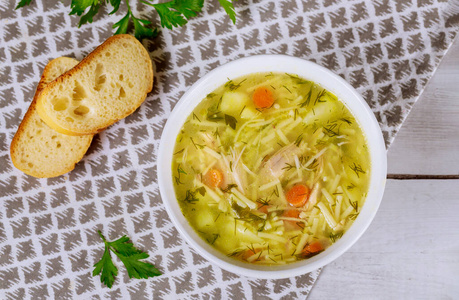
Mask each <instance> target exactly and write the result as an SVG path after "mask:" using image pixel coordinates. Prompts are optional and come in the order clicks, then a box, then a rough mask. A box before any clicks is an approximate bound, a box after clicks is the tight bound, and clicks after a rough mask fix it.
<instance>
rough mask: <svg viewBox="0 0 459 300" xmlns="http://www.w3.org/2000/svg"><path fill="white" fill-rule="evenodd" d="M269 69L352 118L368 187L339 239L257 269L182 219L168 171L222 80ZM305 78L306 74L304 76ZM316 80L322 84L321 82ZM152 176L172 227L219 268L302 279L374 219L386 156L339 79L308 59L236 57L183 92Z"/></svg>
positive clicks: (373, 127) (372, 122)
mask: <svg viewBox="0 0 459 300" xmlns="http://www.w3.org/2000/svg"><path fill="white" fill-rule="evenodd" d="M264 70H266V71H264ZM270 70H271V71H272V72H279V70H283V71H280V72H286V73H290V74H295V75H298V76H299V77H301V78H305V79H308V80H312V81H314V82H315V83H318V84H319V85H321V86H322V87H324V88H326V89H327V90H329V91H331V92H333V93H334V94H335V95H337V96H338V99H339V100H340V101H341V102H343V103H344V104H345V105H346V106H347V107H348V109H349V110H350V111H351V113H352V114H353V115H354V117H355V118H356V120H357V121H358V122H359V125H360V127H361V128H362V131H363V132H364V134H365V135H366V138H367V143H368V146H369V147H368V148H369V151H370V161H371V176H370V185H369V192H368V195H367V198H366V200H365V204H364V205H363V206H362V209H361V211H360V213H359V216H358V217H357V219H356V220H355V221H354V223H353V224H352V226H351V227H350V228H349V229H348V230H347V231H346V232H345V234H344V235H343V237H341V238H340V239H339V240H338V241H337V242H335V243H334V244H332V245H331V246H330V247H328V248H327V249H326V250H325V251H323V252H322V253H320V254H318V255H316V256H314V257H312V258H310V259H306V260H302V261H299V262H295V263H291V264H286V265H282V266H261V265H254V264H249V263H244V262H240V261H237V260H236V259H233V258H228V257H227V256H226V255H223V254H222V253H221V252H219V251H218V250H216V249H214V248H213V247H212V246H210V245H208V244H207V243H205V242H204V241H203V240H202V238H201V237H200V236H199V235H197V233H196V232H195V231H194V229H192V228H191V226H190V225H189V224H188V221H186V219H185V218H184V216H183V215H182V212H181V210H180V207H179V204H178V201H177V199H176V196H175V192H174V189H173V183H172V180H173V179H172V167H171V163H172V152H173V149H174V146H175V141H176V136H177V133H178V131H179V129H180V128H181V127H182V125H183V123H184V122H185V120H186V118H187V117H188V115H189V114H190V113H191V111H192V110H193V109H194V107H195V106H196V105H197V104H199V103H200V102H201V101H202V100H203V99H204V98H205V95H207V94H208V93H210V92H212V91H213V90H215V89H216V88H217V87H219V86H221V85H222V84H224V83H225V82H227V81H228V78H229V79H237V78H238V77H241V76H244V75H248V74H251V73H259V72H270ZM299 73H301V74H299ZM305 74H307V75H311V76H304V75H305ZM322 79H327V80H323V81H322ZM223 80H224V81H223ZM340 96H344V97H346V98H342V97H340ZM187 112H188V113H187ZM157 174H158V185H159V191H160V195H161V198H162V201H163V203H164V206H165V208H166V211H167V213H168V215H169V217H170V218H171V220H172V223H173V224H174V225H175V227H176V228H177V230H178V231H179V232H180V234H181V235H182V236H183V237H184V239H185V240H186V241H187V243H188V244H189V245H191V247H192V248H194V249H195V250H196V251H197V252H198V253H199V254H201V255H202V256H203V257H204V258H206V259H207V260H209V261H211V262H212V263H214V264H216V265H218V266H219V267H221V268H223V269H225V270H227V271H230V272H233V273H236V274H240V275H244V276H248V277H255V278H261V279H280V278H287V277H293V276H298V275H302V274H305V273H308V272H311V271H314V270H316V269H318V268H320V267H322V266H324V265H326V264H328V263H330V262H332V261H333V260H335V259H336V258H338V257H339V256H341V255H342V254H343V253H344V252H346V251H347V250H348V249H349V248H350V247H351V246H352V245H353V244H355V242H356V241H357V240H358V239H359V238H360V237H361V236H362V234H363V233H364V232H365V231H366V229H367V228H368V226H369V225H370V224H371V222H372V220H373V219H374V217H375V215H376V211H377V210H378V208H379V205H380V203H381V200H382V196H383V193H384V188H385V183H386V176H387V155H386V148H385V143H384V139H383V136H382V132H381V129H380V127H379V124H378V122H377V120H376V118H375V116H374V114H373V112H372V110H371V109H370V107H369V106H368V104H367V103H366V102H365V100H364V99H363V98H362V96H361V95H360V94H359V93H358V92H357V91H356V90H355V89H354V88H353V87H352V86H351V85H350V84H349V83H347V82H346V81H345V80H344V79H343V78H341V77H340V76H338V75H336V74H335V73H333V72H332V71H330V70H328V69H326V68H324V67H322V66H320V65H318V64H316V63H313V62H311V61H307V60H304V59H301V58H297V57H293V56H287V55H281V54H268V55H267V54H264V55H254V56H249V57H244V58H240V59H237V60H234V61H231V62H229V63H226V64H224V65H221V66H219V67H217V68H215V69H213V70H212V71H210V72H209V73H207V74H206V75H205V76H203V77H202V78H200V79H199V80H198V81H196V82H195V83H194V84H193V85H192V86H191V87H190V88H189V89H188V90H187V91H186V92H185V93H184V94H183V96H182V97H181V98H180V100H179V101H178V102H177V104H176V105H175V107H174V108H173V110H172V112H171V114H170V116H169V117H168V119H167V122H166V124H165V126H164V129H163V132H162V135H161V139H160V143H159V150H158V156H157ZM370 197H371V198H370ZM177 208H178V209H177Z"/></svg>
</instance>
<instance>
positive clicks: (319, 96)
mask: <svg viewBox="0 0 459 300" xmlns="http://www.w3.org/2000/svg"><path fill="white" fill-rule="evenodd" d="M325 93H326V91H325V89H323V90H322V91H321V92H320V93H319V94H317V97H316V100H315V101H314V105H316V104H317V102H325V101H323V100H321V99H322V97H323V96H324V95H325Z"/></svg>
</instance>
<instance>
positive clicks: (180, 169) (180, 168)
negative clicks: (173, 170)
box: [177, 164, 188, 177]
mask: <svg viewBox="0 0 459 300" xmlns="http://www.w3.org/2000/svg"><path fill="white" fill-rule="evenodd" d="M177 174H178V176H179V177H180V174H185V175H188V173H187V172H185V171H184V170H183V169H182V167H180V164H178V165H177Z"/></svg>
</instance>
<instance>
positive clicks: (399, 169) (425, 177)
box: [309, 39, 459, 299]
mask: <svg viewBox="0 0 459 300" xmlns="http://www.w3.org/2000/svg"><path fill="white" fill-rule="evenodd" d="M388 173H389V175H388V178H389V179H388V180H387V185H386V191H385V194H384V198H383V200H382V203H381V207H380V209H379V211H378V213H377V215H376V218H375V220H374V221H373V223H372V224H371V226H370V228H369V229H368V231H367V232H366V233H365V234H364V235H363V236H362V238H361V239H360V240H359V241H358V242H357V243H356V244H355V245H354V246H353V247H352V248H351V249H350V250H349V251H348V252H347V253H345V254H344V255H343V256H341V257H340V258H338V259H337V260H336V261H334V262H333V263H331V264H329V265H328V266H326V267H324V269H323V271H322V273H321V275H320V277H319V279H318V280H317V283H316V285H315V286H314V287H313V289H312V291H311V293H310V295H309V299H459V39H456V41H455V43H454V44H453V46H452V47H451V49H450V50H449V51H448V53H447V55H446V56H445V58H444V59H443V61H442V62H441V65H440V67H439V68H438V70H437V72H436V73H435V74H434V76H433V78H432V79H431V80H430V82H429V83H428V86H427V87H426V89H425V91H424V93H423V94H422V95H421V98H420V99H419V101H418V102H417V103H416V104H415V106H414V108H413V110H412V112H411V113H410V115H409V116H408V118H407V120H406V122H405V123H404V125H403V127H402V129H401V130H400V132H399V134H398V135H397V137H396V138H395V141H394V143H393V144H392V146H391V147H390V149H389V151H388ZM391 178H392V179H391Z"/></svg>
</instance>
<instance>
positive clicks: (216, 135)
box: [212, 128, 220, 138]
mask: <svg viewBox="0 0 459 300" xmlns="http://www.w3.org/2000/svg"><path fill="white" fill-rule="evenodd" d="M212 135H213V136H214V137H215V138H217V137H220V133H219V132H218V128H216V129H215V131H214V132H213V134H212Z"/></svg>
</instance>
